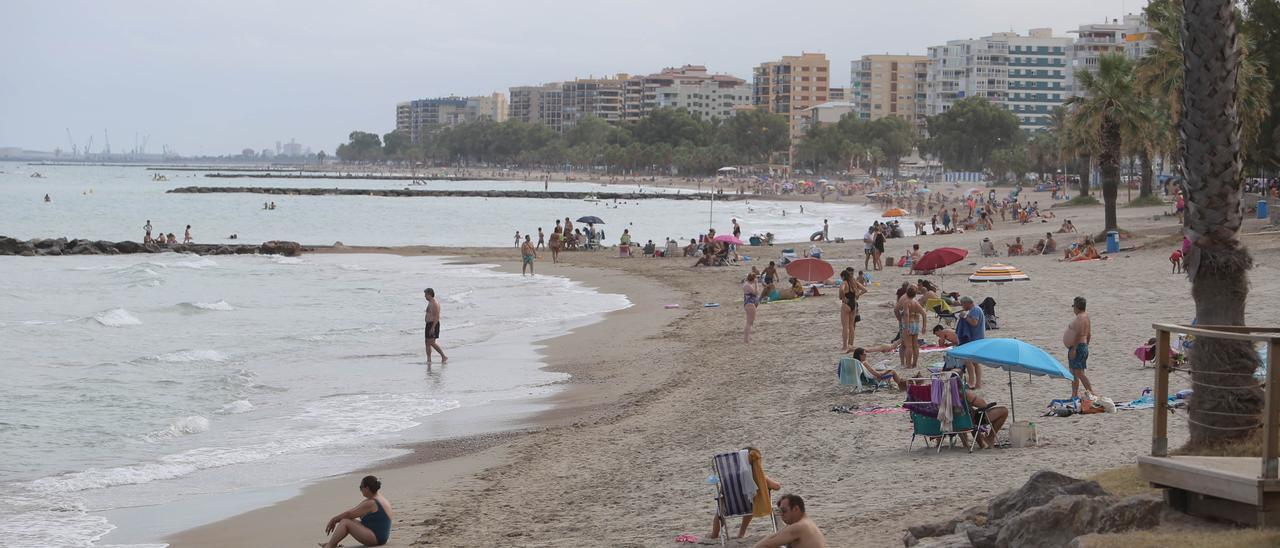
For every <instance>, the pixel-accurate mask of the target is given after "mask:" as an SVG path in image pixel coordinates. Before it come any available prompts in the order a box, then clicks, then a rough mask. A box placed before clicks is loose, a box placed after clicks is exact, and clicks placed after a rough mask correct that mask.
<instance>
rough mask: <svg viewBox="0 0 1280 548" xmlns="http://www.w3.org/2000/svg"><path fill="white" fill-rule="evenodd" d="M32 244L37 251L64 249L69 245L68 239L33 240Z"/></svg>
mask: <svg viewBox="0 0 1280 548" xmlns="http://www.w3.org/2000/svg"><path fill="white" fill-rule="evenodd" d="M31 243H32V244H33V245H34V246H35V248H36V249H54V248H57V249H62V248H64V247H66V245H67V239H66V238H46V239H43V240H32V241H31Z"/></svg>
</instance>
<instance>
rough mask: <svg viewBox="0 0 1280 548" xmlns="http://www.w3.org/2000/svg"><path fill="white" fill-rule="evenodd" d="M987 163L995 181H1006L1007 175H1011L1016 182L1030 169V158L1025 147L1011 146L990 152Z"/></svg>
mask: <svg viewBox="0 0 1280 548" xmlns="http://www.w3.org/2000/svg"><path fill="white" fill-rule="evenodd" d="M989 165H990V167H991V174H992V175H993V176H995V178H996V180H997V181H999V182H1002V183H1003V182H1007V181H1008V180H1009V175H1013V181H1014V182H1018V181H1021V180H1022V178H1023V177H1024V176H1025V175H1026V173H1027V171H1028V170H1030V169H1031V159H1030V157H1029V156H1028V154H1027V149H1026V148H1024V147H1022V146H1013V147H1008V148H1002V149H999V150H997V151H995V152H993V153H991V160H990V162H989Z"/></svg>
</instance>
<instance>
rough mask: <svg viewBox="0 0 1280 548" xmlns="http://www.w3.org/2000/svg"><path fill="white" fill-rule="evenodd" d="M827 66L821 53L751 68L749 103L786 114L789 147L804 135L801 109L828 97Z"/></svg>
mask: <svg viewBox="0 0 1280 548" xmlns="http://www.w3.org/2000/svg"><path fill="white" fill-rule="evenodd" d="M830 68H831V64H830V63H829V62H828V61H827V56H826V55H825V54H822V53H802V54H801V55H787V56H784V57H783V58H782V59H780V60H777V61H767V62H764V63H760V65H759V66H757V67H756V68H755V71H754V75H753V80H752V94H751V103H752V104H753V105H755V107H756V108H761V109H764V110H766V111H768V112H772V113H774V114H781V115H783V116H786V117H787V125H788V127H789V128H790V134H791V144H792V146H794V145H795V143H797V142H798V141H799V140H800V139H801V138H802V137H804V129H803V128H804V119H805V114H804V111H805V110H806V109H808V108H809V107H812V106H815V105H820V104H822V103H826V102H827V100H828V96H827V93H828V88H829V87H830V86H831V82H830V76H831V74H830V73H831V71H830Z"/></svg>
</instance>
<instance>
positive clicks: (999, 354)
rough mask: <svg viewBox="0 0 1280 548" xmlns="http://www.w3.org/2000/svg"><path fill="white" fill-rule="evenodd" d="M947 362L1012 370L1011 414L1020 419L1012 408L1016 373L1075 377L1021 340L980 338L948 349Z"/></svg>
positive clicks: (1015, 418) (1014, 418)
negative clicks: (968, 363)
mask: <svg viewBox="0 0 1280 548" xmlns="http://www.w3.org/2000/svg"><path fill="white" fill-rule="evenodd" d="M946 361H947V363H950V364H953V365H954V364H958V363H960V362H964V361H971V362H976V363H978V364H980V365H985V366H987V367H997V368H1000V369H1003V370H1005V371H1008V372H1009V417H1010V418H1011V419H1013V420H1014V422H1017V420H1018V419H1017V415H1016V414H1014V409H1013V374H1014V373H1027V374H1029V375H1038V376H1042V377H1050V378H1059V379H1066V380H1072V379H1073V378H1074V377H1072V376H1071V372H1070V371H1068V370H1067V368H1066V367H1063V366H1062V363H1061V362H1059V361H1058V360H1057V359H1055V358H1054V357H1053V356H1051V355H1049V353H1048V352H1045V351H1044V350H1042V349H1041V348H1040V347H1038V346H1035V345H1033V344H1028V343H1025V342H1022V341H1020V340H1018V339H978V340H976V341H973V342H971V343H966V344H962V345H960V346H957V347H955V348H952V349H951V350H948V351H947V357H946Z"/></svg>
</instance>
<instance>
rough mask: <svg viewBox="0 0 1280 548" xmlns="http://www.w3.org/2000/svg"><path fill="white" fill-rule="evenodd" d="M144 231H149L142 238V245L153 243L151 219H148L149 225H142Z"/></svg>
mask: <svg viewBox="0 0 1280 548" xmlns="http://www.w3.org/2000/svg"><path fill="white" fill-rule="evenodd" d="M142 230H145V231H147V233H146V234H145V235H143V236H142V243H144V244H145V243H148V242H150V241H151V219H147V224H145V225H142Z"/></svg>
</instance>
